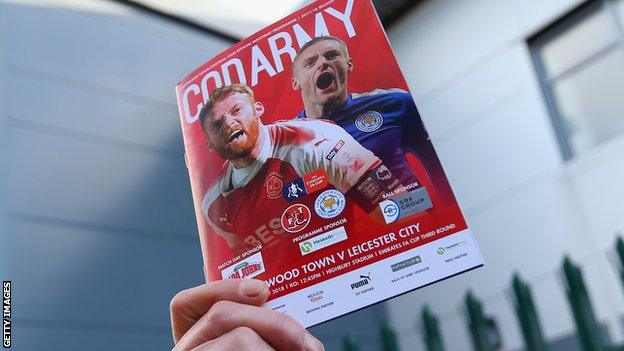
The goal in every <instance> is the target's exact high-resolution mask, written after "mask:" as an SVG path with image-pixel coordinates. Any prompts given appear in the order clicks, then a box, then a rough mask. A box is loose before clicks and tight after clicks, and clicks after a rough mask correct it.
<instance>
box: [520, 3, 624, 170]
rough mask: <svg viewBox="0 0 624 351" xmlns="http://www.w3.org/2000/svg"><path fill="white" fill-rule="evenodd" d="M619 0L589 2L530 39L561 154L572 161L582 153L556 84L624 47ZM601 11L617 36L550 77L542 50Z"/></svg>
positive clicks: (538, 76) (623, 21)
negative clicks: (576, 149)
mask: <svg viewBox="0 0 624 351" xmlns="http://www.w3.org/2000/svg"><path fill="white" fill-rule="evenodd" d="M616 1H617V0H588V1H585V2H583V3H581V4H580V5H578V6H577V7H576V8H574V9H572V10H571V11H570V12H568V13H567V14H565V15H563V16H562V17H561V18H559V19H557V20H556V21H554V22H553V23H551V24H550V25H548V26H546V27H545V28H543V29H541V30H540V31H538V32H537V33H535V34H534V35H533V36H531V37H530V38H529V39H528V40H527V45H528V47H529V51H530V54H531V59H532V61H533V66H534V67H535V70H536V73H537V78H538V80H539V83H540V87H541V90H542V95H543V97H544V100H545V103H546V107H547V110H548V113H549V115H550V120H551V122H552V124H553V128H554V132H555V135H556V137H557V140H558V142H559V146H560V150H561V155H562V157H563V159H564V160H565V161H569V160H571V159H573V158H575V157H576V156H578V155H577V154H576V153H575V152H574V149H573V147H572V144H571V141H570V139H569V135H568V134H567V133H566V130H565V126H564V118H563V116H562V114H561V111H560V107H559V103H558V102H557V99H556V98H555V95H554V91H553V83H554V82H556V81H557V80H560V79H562V78H565V77H566V76H568V75H570V74H573V73H575V72H576V71H578V70H580V69H583V68H585V67H586V66H588V65H589V64H591V63H593V62H595V61H597V60H599V59H600V58H602V57H603V56H605V55H607V54H609V53H610V52H612V51H614V50H617V49H618V48H624V19H622V18H620V17H619V16H618V14H617V12H616V10H615V2H616ZM620 1H624V0H620ZM600 11H606V12H608V14H607V15H608V16H609V17H610V18H611V20H612V21H613V23H614V25H615V27H616V30H617V37H616V39H615V40H614V41H613V42H611V43H609V44H607V45H605V46H603V47H602V48H600V49H598V50H596V51H593V52H591V53H589V54H588V55H587V56H586V57H584V58H582V59H581V60H580V61H578V62H576V63H574V64H573V65H571V66H570V67H567V68H566V69H564V70H563V71H561V72H559V73H557V74H556V75H555V76H552V77H550V76H549V74H548V73H547V71H546V67H545V64H544V60H543V59H542V57H541V55H540V49H541V48H542V47H543V46H544V45H545V44H547V43H549V42H550V41H551V40H553V39H555V38H557V37H558V36H560V35H561V34H563V33H565V32H566V31H567V30H568V29H570V28H573V27H574V26H576V25H577V24H578V23H580V22H582V21H583V20H585V19H586V18H587V17H588V16H590V15H592V14H594V13H597V12H600Z"/></svg>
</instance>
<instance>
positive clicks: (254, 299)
mask: <svg viewBox="0 0 624 351" xmlns="http://www.w3.org/2000/svg"><path fill="white" fill-rule="evenodd" d="M268 296H269V288H268V286H267V285H266V283H265V282H263V281H261V280H253V279H248V280H240V279H226V280H219V281H215V282H211V283H208V284H204V285H200V286H197V287H194V288H191V289H188V290H184V291H181V292H179V293H178V294H177V295H176V296H175V297H174V298H173V299H172V300H171V307H170V308H171V329H172V332H173V341H174V342H176V343H177V342H178V340H180V338H182V336H183V335H184V334H185V333H186V332H187V330H189V328H191V327H192V326H193V324H195V323H196V322H197V321H198V320H199V319H200V318H201V317H202V316H203V315H205V314H206V312H208V310H210V308H211V307H212V305H214V304H215V303H216V302H217V301H220V300H229V301H234V302H240V303H244V304H250V305H262V304H263V303H264V302H266V300H267V298H268Z"/></svg>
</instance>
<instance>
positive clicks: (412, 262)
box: [390, 256, 422, 272]
mask: <svg viewBox="0 0 624 351" xmlns="http://www.w3.org/2000/svg"><path fill="white" fill-rule="evenodd" d="M421 262H422V260H421V259H420V256H414V257H410V258H408V259H407V260H404V261H401V262H397V263H395V264H393V265H391V266H390V268H391V269H392V271H393V272H397V271H400V270H402V269H405V268H409V267H411V266H415V265H417V264H419V263H421Z"/></svg>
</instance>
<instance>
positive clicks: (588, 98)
mask: <svg viewBox="0 0 624 351" xmlns="http://www.w3.org/2000/svg"><path fill="white" fill-rule="evenodd" d="M553 90H554V93H555V98H556V99H557V104H558V107H559V111H560V114H561V117H562V118H563V125H564V129H565V132H566V134H567V135H568V140H569V141H570V144H571V146H572V152H573V153H574V154H581V153H583V152H585V151H587V150H588V149H590V148H591V147H592V146H594V145H596V144H598V143H600V142H603V141H605V140H608V139H610V138H612V137H614V136H615V135H617V134H619V133H622V132H623V131H624V99H623V98H622V92H624V50H623V49H621V48H617V49H614V50H612V51H611V52H609V53H608V54H606V55H604V56H602V57H600V58H598V59H596V61H594V62H591V63H590V64H589V65H587V66H586V67H583V69H581V70H579V71H576V72H574V73H573V74H571V75H568V76H566V77H565V78H563V79H561V80H558V81H555V82H554V83H553Z"/></svg>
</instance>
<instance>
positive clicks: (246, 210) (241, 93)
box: [199, 84, 400, 252]
mask: <svg viewBox="0 0 624 351" xmlns="http://www.w3.org/2000/svg"><path fill="white" fill-rule="evenodd" d="M263 114H264V106H263V105H262V103H260V102H258V101H255V98H254V94H253V91H252V90H251V89H250V88H249V87H247V86H245V85H242V84H234V85H230V86H226V87H223V88H219V89H216V90H215V91H213V92H212V93H211V95H210V99H209V100H208V101H207V102H206V104H205V106H204V107H203V108H202V110H201V112H200V115H199V118H200V121H201V124H202V128H203V130H204V132H205V134H206V136H207V137H208V143H209V146H210V148H211V149H213V150H214V151H216V152H217V153H218V154H219V155H220V156H221V157H222V158H223V159H225V160H226V162H225V164H224V166H223V169H222V175H221V177H220V179H219V180H218V181H217V182H216V183H215V184H214V185H213V186H212V187H211V188H210V189H209V190H208V191H207V192H206V194H205V196H204V199H203V201H202V213H203V214H204V216H205V218H206V220H207V221H208V224H209V225H210V226H211V227H212V229H213V230H214V231H215V232H216V233H217V234H219V235H220V236H222V237H223V238H224V239H225V241H226V242H227V244H228V246H229V247H230V248H231V249H232V250H233V251H234V252H242V251H245V250H248V249H252V248H255V247H257V246H263V247H267V246H269V245H271V244H272V243H276V242H277V240H275V239H278V238H279V237H280V236H281V235H283V234H284V233H285V231H286V232H291V233H293V232H294V231H292V230H290V229H289V228H288V227H285V224H284V222H283V220H284V218H285V217H286V218H285V219H286V221H287V223H288V224H287V225H292V226H295V227H296V226H299V227H301V225H307V223H306V221H310V218H311V217H319V218H313V219H312V223H310V228H312V227H314V225H315V224H316V225H323V224H324V222H323V219H322V218H320V216H311V215H310V213H307V214H306V213H303V210H304V207H305V208H307V209H309V208H314V201H315V198H316V196H314V195H313V194H309V195H307V196H302V197H301V199H299V198H298V197H299V196H297V197H296V198H291V197H290V196H289V195H288V196H287V195H285V194H290V193H291V192H293V191H295V192H297V191H296V189H298V188H299V187H292V186H288V184H290V183H292V182H294V181H297V180H298V179H301V177H305V176H306V175H310V174H314V175H316V176H317V177H319V179H320V182H317V183H323V179H325V180H324V182H325V183H327V184H328V186H329V187H333V188H335V189H336V190H338V191H340V192H341V193H342V194H345V195H346V197H344V198H343V197H340V195H337V196H338V197H339V198H338V200H340V199H346V200H345V202H346V201H349V200H353V201H354V202H355V203H357V204H358V205H359V206H360V207H361V208H362V209H363V210H364V211H365V212H367V213H369V214H371V216H373V217H374V218H376V219H379V218H380V217H381V213H379V212H380V210H379V206H377V204H378V202H379V200H380V199H381V197H382V195H383V193H385V192H391V191H393V190H395V189H397V188H398V187H399V186H400V183H399V181H398V180H397V179H396V178H395V177H393V176H392V174H391V172H390V171H389V170H388V169H387V168H386V167H385V166H384V165H383V164H382V163H381V161H380V160H379V158H377V157H376V156H375V155H374V154H373V153H372V152H370V151H369V150H367V149H366V148H364V147H362V146H361V145H360V144H359V143H358V142H356V141H355V140H354V139H353V138H352V137H351V136H350V135H349V134H348V133H346V132H345V131H344V130H343V129H342V128H340V127H338V126H336V125H335V124H333V123H330V122H328V121H324V120H289V121H280V122H276V123H273V124H268V125H264V124H263V123H262V122H261V120H260V116H262V115H263ZM291 185H292V184H291ZM284 186H286V187H285V190H284ZM317 186H318V184H317ZM298 195H303V194H301V193H299V194H298ZM372 195H375V196H374V198H375V199H374V200H371V197H373V196H372ZM294 200H296V204H297V205H296V206H299V207H300V209H301V211H294V212H292V213H288V216H285V214H286V212H285V209H287V208H290V206H292V203H291V201H292V202H293V203H294V202H295V201H294ZM327 205H328V206H333V205H336V204H335V201H333V200H331V201H329V203H327Z"/></svg>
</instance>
